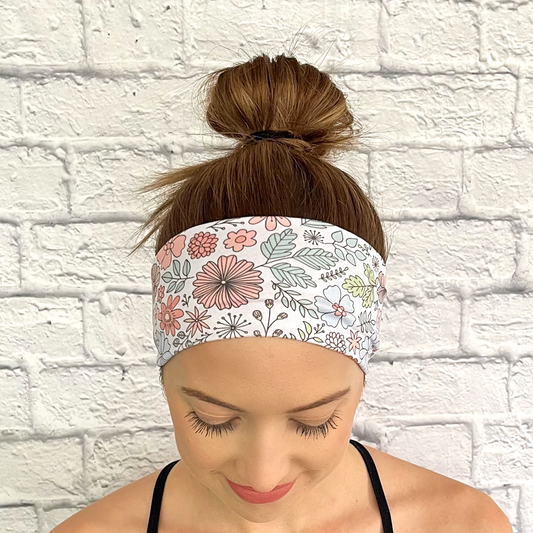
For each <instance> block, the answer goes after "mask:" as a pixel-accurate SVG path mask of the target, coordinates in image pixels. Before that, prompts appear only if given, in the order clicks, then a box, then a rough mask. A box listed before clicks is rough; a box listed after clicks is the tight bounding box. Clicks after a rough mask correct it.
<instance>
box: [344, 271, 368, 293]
mask: <svg viewBox="0 0 533 533" xmlns="http://www.w3.org/2000/svg"><path fill="white" fill-rule="evenodd" d="M342 288H343V289H346V290H347V291H348V292H349V293H350V294H351V295H352V296H361V297H362V296H363V294H364V293H365V282H364V281H363V278H360V277H359V276H353V275H352V276H350V277H349V278H347V279H346V281H345V282H344V283H343V284H342Z"/></svg>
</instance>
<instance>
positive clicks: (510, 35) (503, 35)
mask: <svg viewBox="0 0 533 533" xmlns="http://www.w3.org/2000/svg"><path fill="white" fill-rule="evenodd" d="M484 23H485V31H484V36H485V40H486V45H485V46H486V51H487V55H488V57H489V58H490V60H491V61H494V62H499V61H501V62H504V61H506V60H507V59H509V58H511V59H520V60H522V61H533V42H532V41H531V34H532V33H533V5H532V4H531V3H527V2H524V3H522V4H518V3H513V2H509V3H507V4H504V3H502V4H501V5H495V4H494V3H493V4H492V5H489V6H487V7H486V8H485V13H484Z"/></svg>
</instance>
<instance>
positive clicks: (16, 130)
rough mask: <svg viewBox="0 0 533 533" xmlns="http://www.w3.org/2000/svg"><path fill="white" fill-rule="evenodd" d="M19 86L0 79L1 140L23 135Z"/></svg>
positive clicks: (13, 81) (10, 80)
mask: <svg viewBox="0 0 533 533" xmlns="http://www.w3.org/2000/svg"><path fill="white" fill-rule="evenodd" d="M0 35H2V32H1V31H0ZM0 53H1V52H0ZM18 85H19V82H18V80H16V79H12V78H3V77H2V78H0V138H2V137H4V138H6V137H7V138H10V137H15V136H16V135H20V134H21V133H22V128H21V125H20V113H21V110H20V97H19V87H18Z"/></svg>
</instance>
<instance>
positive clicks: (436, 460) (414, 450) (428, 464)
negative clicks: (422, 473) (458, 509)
mask: <svg viewBox="0 0 533 533" xmlns="http://www.w3.org/2000/svg"><path fill="white" fill-rule="evenodd" d="M386 451H387V453H388V454H390V455H393V456H394V457H399V458H400V459H402V460H404V461H408V462H410V463H413V464H415V465H418V466H421V467H423V468H427V469H429V470H432V471H433V472H437V473H439V474H441V475H443V476H447V477H449V478H452V479H455V480H457V481H461V482H462V483H467V484H468V483H469V480H470V462H471V460H472V436H471V431H470V428H469V427H468V426H466V425H464V424H447V425H434V426H418V425H417V426H406V427H402V428H401V429H399V428H390V429H389V431H388V433H387V447H386Z"/></svg>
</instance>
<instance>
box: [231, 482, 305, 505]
mask: <svg viewBox="0 0 533 533" xmlns="http://www.w3.org/2000/svg"><path fill="white" fill-rule="evenodd" d="M226 481H227V482H228V484H229V486H230V487H231V488H232V489H233V491H234V492H235V493H236V494H237V496H239V497H240V498H241V499H243V500H244V501H246V502H248V503H271V502H275V501H277V500H279V499H281V498H283V496H285V495H286V494H287V493H288V492H289V491H290V490H291V489H292V487H293V485H294V483H295V482H296V480H294V481H291V482H290V483H285V484H283V485H278V486H277V487H276V488H275V489H273V490H271V491H270V492H258V491H256V490H254V489H253V488H252V487H248V486H245V485H239V484H237V483H233V481H230V480H229V479H228V478H226Z"/></svg>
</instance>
